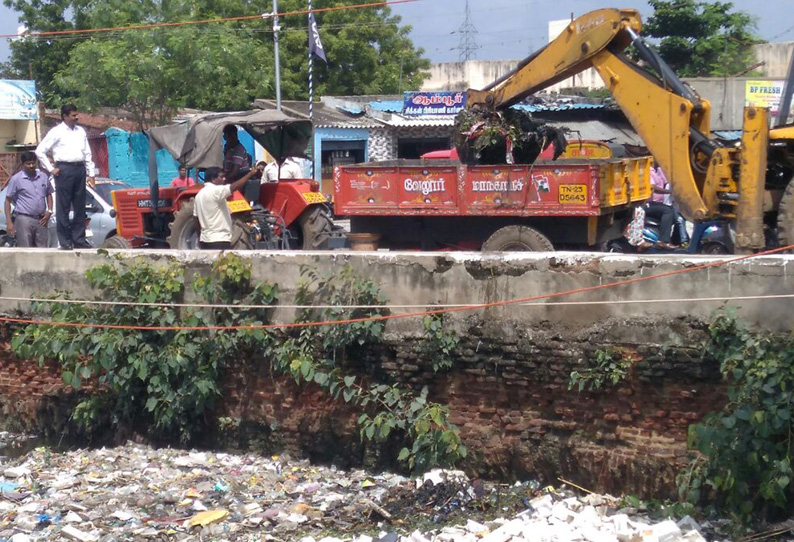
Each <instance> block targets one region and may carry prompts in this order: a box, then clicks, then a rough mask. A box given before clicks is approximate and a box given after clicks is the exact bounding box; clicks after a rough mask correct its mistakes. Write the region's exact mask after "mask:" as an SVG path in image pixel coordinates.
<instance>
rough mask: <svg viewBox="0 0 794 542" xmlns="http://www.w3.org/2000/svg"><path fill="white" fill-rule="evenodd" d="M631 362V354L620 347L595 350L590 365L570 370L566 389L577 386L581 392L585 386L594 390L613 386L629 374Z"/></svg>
mask: <svg viewBox="0 0 794 542" xmlns="http://www.w3.org/2000/svg"><path fill="white" fill-rule="evenodd" d="M632 363H633V360H632V358H631V356H629V355H628V354H627V353H626V352H624V351H622V350H620V349H617V348H607V349H605V350H597V351H596V353H595V356H594V359H593V360H592V363H591V366H590V367H588V368H586V369H582V370H581V371H572V372H571V375H570V378H569V379H568V389H569V390H572V389H574V388H578V391H580V392H581V391H582V390H584V389H585V388H587V389H588V390H590V391H594V390H600V389H603V388H605V387H607V386H615V385H617V384H619V383H620V382H622V381H623V380H625V379H626V378H627V377H628V376H629V372H630V371H631V365H632Z"/></svg>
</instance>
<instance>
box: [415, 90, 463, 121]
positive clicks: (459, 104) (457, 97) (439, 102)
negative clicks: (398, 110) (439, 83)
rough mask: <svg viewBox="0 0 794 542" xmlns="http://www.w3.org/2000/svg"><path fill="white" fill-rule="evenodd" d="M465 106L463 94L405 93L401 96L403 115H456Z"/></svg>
mask: <svg viewBox="0 0 794 542" xmlns="http://www.w3.org/2000/svg"><path fill="white" fill-rule="evenodd" d="M465 106H466V93H465V92H406V93H404V94H403V114H404V115H412V116H422V115H457V114H458V113H459V112H460V111H461V110H462V109H463V108H464V107H465Z"/></svg>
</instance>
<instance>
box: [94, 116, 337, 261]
mask: <svg viewBox="0 0 794 542" xmlns="http://www.w3.org/2000/svg"><path fill="white" fill-rule="evenodd" d="M227 125H236V126H239V127H240V128H243V129H244V130H245V131H246V132H248V133H249V134H251V136H253V138H254V139H255V140H256V141H258V142H259V143H260V144H261V145H262V146H263V147H264V148H265V149H266V150H267V151H268V152H269V153H270V154H271V155H272V156H273V157H274V158H276V159H277V160H282V159H284V158H286V157H287V156H299V155H301V154H302V153H303V151H304V149H298V148H297V146H296V142H305V141H308V140H309V137H310V136H311V124H310V123H309V121H305V120H296V119H293V118H291V117H288V116H286V115H284V114H283V113H280V112H277V111H243V112H236V113H213V114H208V115H199V116H196V117H193V118H191V119H190V120H189V121H187V122H183V123H177V124H172V125H169V126H161V127H158V128H152V129H150V130H148V131H147V132H146V134H147V136H148V137H149V174H150V179H151V182H150V188H149V189H145V188H137V189H129V190H116V191H115V192H113V195H112V199H113V208H114V209H115V211H116V235H115V236H113V237H109V238H108V239H107V240H106V241H105V243H104V244H103V245H102V246H103V248H132V247H152V248H169V247H170V248H177V249H193V248H198V232H197V231H196V228H195V223H194V220H193V198H194V197H195V196H196V194H197V193H198V191H199V190H201V188H202V186H201V185H200V184H198V185H195V186H191V187H188V188H173V187H168V188H162V189H161V188H160V187H159V185H158V182H157V162H156V157H155V155H156V152H157V151H158V150H159V149H166V150H168V152H169V153H170V154H171V155H172V156H173V157H174V158H175V159H176V160H178V161H179V163H180V164H182V165H184V166H185V167H187V168H196V169H197V170H199V171H203V170H204V169H206V168H209V167H220V166H221V165H222V161H223V148H222V137H221V135H222V131H223V128H224V126H227ZM304 146H305V145H304ZM319 189H320V187H319V184H318V183H316V182H315V181H313V180H310V179H292V180H282V181H279V182H271V183H268V182H261V183H260V182H259V181H258V180H255V181H251V182H249V184H248V185H247V186H246V188H245V190H244V192H245V194H242V193H240V192H235V193H234V194H232V197H231V198H230V199H229V201H228V205H229V210H230V211H231V213H232V218H233V220H234V230H233V237H232V247H233V248H234V249H237V250H245V249H279V248H281V249H288V248H297V249H304V250H316V249H324V248H334V247H341V246H344V243H345V239H344V236H343V235H341V234H340V233H339V231H338V229H336V228H334V226H333V224H332V221H331V216H330V212H329V207H328V202H327V200H326V198H325V196H324V195H323V194H322V193H321V192H320V191H319Z"/></svg>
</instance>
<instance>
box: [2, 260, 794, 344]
mask: <svg viewBox="0 0 794 542" xmlns="http://www.w3.org/2000/svg"><path fill="white" fill-rule="evenodd" d="M792 249H794V245H787V246H784V247H779V248H774V249H770V250H766V251H763V252H758V253H755V254H747V255H744V256H738V257H736V258H730V259H727V260H720V261H716V262H710V263H706V264H701V265H695V266H692V267H686V268H683V269H675V270H673V271H666V272H664V273H658V274H655V275H648V276H645V277H637V278H632V279H624V280H620V281H617V282H610V283H607V284H599V285H596V286H585V287H581V288H573V289H570V290H564V291H561V292H552V293H548V294H538V295H533V296H528V297H520V298H515V299H508V300H501V301H493V302H489V303H477V304H472V305H464V306H460V307H447V308H442V309H431V310H423V311H415V312H404V313H396V314H378V315H372V316H366V317H361V318H347V319H342V320H330V321H313V322H293V323H282V324H237V325H203V326H149V325H124V324H101V323H90V322H57V321H47V320H36V319H32V318H12V317H0V322H6V323H15V324H35V325H46V326H53V327H72V328H96V329H117V330H128V331H238V330H254V329H262V330H265V329H295V328H308V327H319V326H329V325H344V324H355V323H362V322H375V321H387V320H398V319H406V318H416V317H420V316H432V315H439V314H450V313H455V312H463V311H472V310H478V309H488V308H495V307H504V306H508V305H519V304H524V303H530V302H534V301H541V300H544V299H556V298H558V297H564V296H569V295H574V294H580V293H586V292H593V291H597V290H605V289H609V288H615V287H617V286H624V285H628V284H637V283H640V282H646V281H649V280H656V279H660V278H665V277H672V276H678V275H683V274H688V273H693V272H695V271H701V270H704V269H711V268H714V267H720V266H723V265H730V264H732V263H736V262H740V261H745V260H749V259H753V258H758V257H760V256H766V255H770V254H777V253H780V252H786V251H789V250H792ZM549 306H553V305H549ZM275 307H277V306H272V308H275Z"/></svg>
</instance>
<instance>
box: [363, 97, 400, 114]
mask: <svg viewBox="0 0 794 542" xmlns="http://www.w3.org/2000/svg"><path fill="white" fill-rule="evenodd" d="M367 105H369V106H370V107H371V108H372V109H374V110H375V111H383V112H384V113H402V111H403V102H402V100H383V101H377V102H369V104H367Z"/></svg>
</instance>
